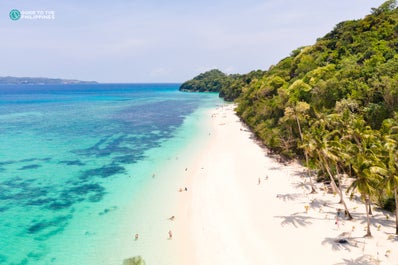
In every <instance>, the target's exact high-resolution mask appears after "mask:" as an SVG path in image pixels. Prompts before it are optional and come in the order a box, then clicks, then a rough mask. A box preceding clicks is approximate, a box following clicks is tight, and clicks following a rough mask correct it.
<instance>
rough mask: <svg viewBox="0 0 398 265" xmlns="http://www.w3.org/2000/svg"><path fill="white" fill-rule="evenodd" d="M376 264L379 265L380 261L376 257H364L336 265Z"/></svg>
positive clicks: (345, 260)
mask: <svg viewBox="0 0 398 265" xmlns="http://www.w3.org/2000/svg"><path fill="white" fill-rule="evenodd" d="M374 264H378V261H377V260H376V259H375V258H374V257H372V256H370V255H364V256H361V257H359V258H357V259H343V262H341V263H336V264H334V265H374Z"/></svg>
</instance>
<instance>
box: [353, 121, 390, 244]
mask: <svg viewBox="0 0 398 265" xmlns="http://www.w3.org/2000/svg"><path fill="white" fill-rule="evenodd" d="M357 136H359V135H357ZM351 147H352V149H351V151H352V152H353V156H352V160H351V161H350V163H351V165H352V169H353V172H354V174H355V180H354V182H353V183H352V184H351V186H350V190H351V191H352V192H354V191H355V190H358V191H359V192H360V193H361V195H362V198H363V199H364V201H365V209H366V222H367V232H366V235H365V236H368V237H370V236H372V233H371V231H370V214H371V196H372V195H373V194H375V193H376V191H377V187H378V186H379V183H380V180H381V177H380V175H379V174H377V173H376V171H377V170H376V169H382V168H383V164H382V162H381V161H380V159H379V157H378V154H379V153H380V150H381V143H380V138H379V137H377V134H376V132H375V131H372V130H371V129H370V128H366V130H365V131H364V132H362V134H361V135H360V145H358V144H353V145H352V146H351Z"/></svg>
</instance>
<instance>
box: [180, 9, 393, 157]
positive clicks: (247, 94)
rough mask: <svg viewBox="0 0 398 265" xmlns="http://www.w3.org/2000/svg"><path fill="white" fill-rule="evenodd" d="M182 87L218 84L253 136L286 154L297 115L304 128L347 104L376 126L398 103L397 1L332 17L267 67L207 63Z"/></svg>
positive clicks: (295, 140) (291, 150)
mask: <svg viewBox="0 0 398 265" xmlns="http://www.w3.org/2000/svg"><path fill="white" fill-rule="evenodd" d="M213 77H215V78H213ZM181 88H183V90H185V91H187V90H194V91H219V92H220V96H222V97H224V98H226V99H227V100H235V101H236V102H237V103H238V109H237V111H238V114H239V115H240V116H241V118H242V119H243V120H244V121H245V122H246V123H247V124H248V125H249V126H250V127H251V128H252V129H253V131H254V132H255V133H256V134H257V136H258V137H259V138H261V139H262V140H263V142H264V143H265V144H266V145H268V146H269V147H270V148H271V149H274V150H275V151H278V152H280V153H282V154H284V155H285V156H293V155H295V154H302V153H303V151H302V149H301V148H299V146H300V135H299V130H298V127H297V126H295V124H296V123H297V121H296V118H297V119H298V120H299V121H300V122H301V124H300V125H301V126H302V127H303V128H302V129H306V128H308V127H309V126H311V124H312V123H313V122H315V121H316V120H319V117H321V116H322V115H329V114H332V113H334V114H336V115H343V114H344V115H346V112H347V111H349V112H350V114H352V115H354V116H355V117H357V118H360V119H362V120H363V122H364V126H367V125H369V126H370V127H371V128H372V129H374V130H378V129H380V128H381V126H382V124H383V121H384V120H385V119H388V118H393V117H394V114H395V113H396V111H397V106H398V10H397V9H396V1H387V2H385V3H384V4H382V5H381V6H380V7H378V8H373V9H372V11H371V14H370V15H368V16H366V17H365V18H364V19H361V20H355V21H354V20H353V21H345V22H341V23H339V24H338V25H336V27H335V28H334V29H333V30H332V31H331V32H330V33H328V34H326V35H325V36H324V37H323V38H319V39H318V40H317V42H316V43H315V44H314V45H312V46H307V47H301V48H298V49H296V50H294V51H293V52H292V53H291V55H290V56H289V57H287V58H285V59H283V60H281V61H280V62H279V63H278V64H277V65H275V66H271V67H270V69H268V71H260V70H257V71H253V72H250V73H248V74H242V75H225V74H223V73H222V72H220V71H219V70H212V71H209V72H207V73H204V74H201V75H199V76H198V77H195V78H194V79H193V80H190V81H187V82H186V83H184V84H183V85H182V86H181Z"/></svg>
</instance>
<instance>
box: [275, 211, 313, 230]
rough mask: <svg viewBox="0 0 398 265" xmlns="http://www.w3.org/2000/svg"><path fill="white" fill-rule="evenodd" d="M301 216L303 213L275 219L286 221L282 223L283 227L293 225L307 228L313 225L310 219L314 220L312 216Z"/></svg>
mask: <svg viewBox="0 0 398 265" xmlns="http://www.w3.org/2000/svg"><path fill="white" fill-rule="evenodd" d="M301 214H302V213H294V214H291V215H289V216H275V217H276V218H281V219H284V220H283V221H282V222H281V225H282V226H285V225H293V226H295V227H299V226H307V225H310V224H312V222H311V221H309V219H312V218H311V217H310V216H303V215H301Z"/></svg>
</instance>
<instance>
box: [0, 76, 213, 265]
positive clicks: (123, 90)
mask: <svg viewBox="0 0 398 265" xmlns="http://www.w3.org/2000/svg"><path fill="white" fill-rule="evenodd" d="M177 89H178V85H177V84H96V85H59V86H54V85H51V86H50V85H24V86H18V85H10V86H4V85H3V86H0V264H10V265H14V264H15V265H17V264H18V265H19V264H20V265H22V264H24V265H25V264H26V265H28V264H29V265H30V264H60V265H63V264H70V265H74V264H86V265H91V264H92V265H94V264H107V265H112V264H121V263H122V259H121V257H122V256H123V255H130V254H131V255H132V256H134V255H135V254H137V255H139V254H141V253H139V252H140V251H142V252H144V253H145V248H153V246H145V245H144V246H140V247H137V249H132V248H134V245H130V242H128V240H130V239H131V233H134V231H136V230H137V229H139V228H141V227H143V226H145V225H146V224H148V223H149V222H148V220H145V218H144V220H142V219H141V220H140V216H146V211H148V212H150V210H149V209H148V208H146V205H145V204H146V202H148V205H150V198H145V189H146V188H147V187H148V186H149V185H151V184H150V183H152V182H153V181H154V179H155V178H158V173H157V171H158V170H159V168H160V167H161V166H162V165H164V164H167V161H168V160H172V159H174V160H175V159H176V154H177V153H178V152H180V150H182V149H184V148H185V146H187V145H189V144H190V141H192V139H195V137H197V136H198V135H199V134H201V133H203V132H201V122H202V120H201V119H202V116H203V114H204V113H205V111H206V109H209V108H211V107H214V106H215V105H216V104H219V103H220V100H219V99H218V97H217V96H216V95H215V94H197V93H182V92H178V90H177ZM155 172H156V173H155ZM172 175H173V174H165V177H169V178H172V177H171V176H172ZM177 181H178V180H175V179H174V180H172V179H170V182H171V183H176V182H177ZM158 189H159V196H160V199H162V198H161V196H162V195H161V194H162V191H161V189H162V186H159V187H158ZM147 216H148V217H150V216H151V214H150V213H148V215H147ZM135 222H137V223H135ZM155 226H156V225H155ZM127 229H128V230H129V231H126V230H127ZM142 229H143V230H145V229H148V230H150V229H152V230H153V229H155V228H153V227H150V226H149V228H148V225H147V226H146V228H145V229H144V228H142ZM148 233H149V232H148ZM126 242H128V243H126ZM143 242H145V241H143ZM131 244H134V243H131ZM143 244H144V243H143ZM148 244H152V243H151V242H148ZM135 252H137V253H135ZM126 258H127V257H126Z"/></svg>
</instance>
